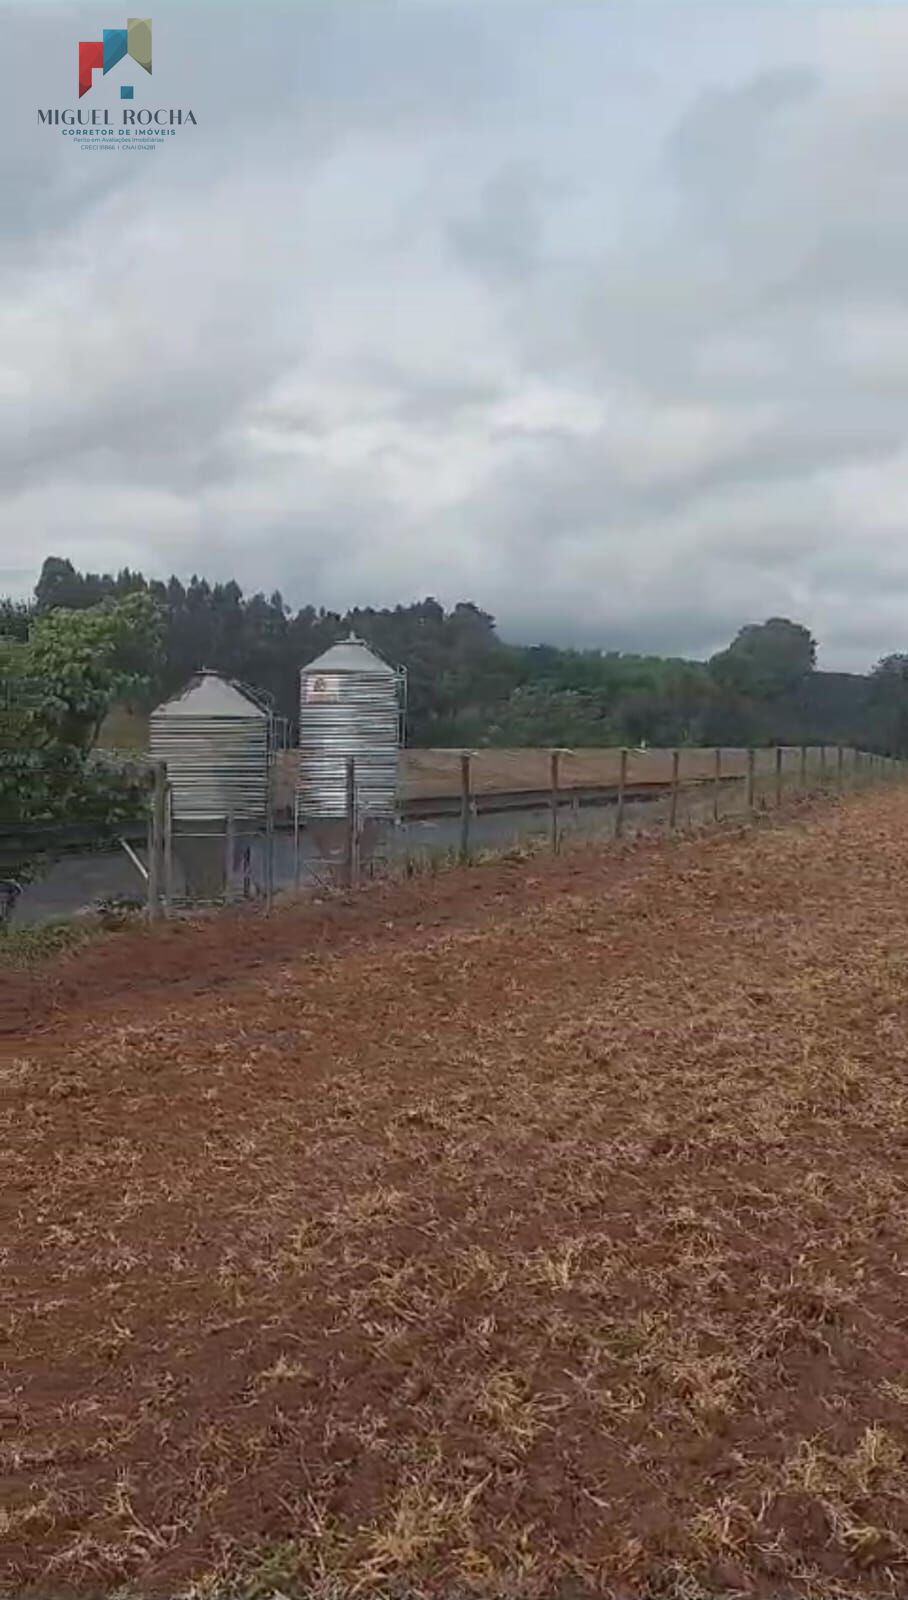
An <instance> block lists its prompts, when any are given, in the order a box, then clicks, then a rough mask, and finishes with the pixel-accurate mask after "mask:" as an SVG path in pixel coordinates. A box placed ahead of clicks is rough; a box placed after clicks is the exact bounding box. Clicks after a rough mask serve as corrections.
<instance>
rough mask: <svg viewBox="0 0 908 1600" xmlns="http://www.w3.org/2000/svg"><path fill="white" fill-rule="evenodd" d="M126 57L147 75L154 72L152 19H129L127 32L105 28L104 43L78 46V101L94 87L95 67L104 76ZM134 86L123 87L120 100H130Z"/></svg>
mask: <svg viewBox="0 0 908 1600" xmlns="http://www.w3.org/2000/svg"><path fill="white" fill-rule="evenodd" d="M124 56H130V57H131V58H132V60H133V61H136V62H137V63H138V65H139V66H140V67H144V68H145V71H146V72H150V71H151V18H150V17H130V18H129V20H128V21H127V24H126V27H125V28H105V29H104V36H103V38H101V39H98V40H94V39H90V40H82V41H81V42H80V44H79V99H80V100H81V98H82V96H83V94H87V93H88V91H89V89H90V88H91V85H92V74H93V72H94V70H95V68H96V67H100V68H101V71H102V72H103V73H107V72H109V71H110V69H111V67H115V66H116V64H117V62H118V61H122V60H123V57H124ZM132 98H133V86H132V84H131V83H124V84H122V85H121V87H120V99H121V100H131V99H132Z"/></svg>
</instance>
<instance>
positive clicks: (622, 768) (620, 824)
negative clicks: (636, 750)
mask: <svg viewBox="0 0 908 1600" xmlns="http://www.w3.org/2000/svg"><path fill="white" fill-rule="evenodd" d="M626 787H627V751H626V750H622V751H621V754H620V755H619V757H618V805H617V807H616V810H615V838H616V839H620V838H621V835H622V834H623V832H624V791H625V789H626Z"/></svg>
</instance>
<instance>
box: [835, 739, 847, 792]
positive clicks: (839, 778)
mask: <svg viewBox="0 0 908 1600" xmlns="http://www.w3.org/2000/svg"><path fill="white" fill-rule="evenodd" d="M844 762H845V752H844V750H843V749H842V746H841V745H840V744H837V745H836V751H835V781H836V788H837V789H838V790H839V792H841V790H842V786H843V784H844V781H845V767H844Z"/></svg>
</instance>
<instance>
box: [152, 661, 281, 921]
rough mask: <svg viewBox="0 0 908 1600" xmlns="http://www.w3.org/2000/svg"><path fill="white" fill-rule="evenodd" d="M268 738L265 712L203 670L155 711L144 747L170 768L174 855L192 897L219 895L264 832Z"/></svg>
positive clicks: (247, 693) (224, 680)
mask: <svg viewBox="0 0 908 1600" xmlns="http://www.w3.org/2000/svg"><path fill="white" fill-rule="evenodd" d="M271 742H272V741H271V715H270V712H269V711H268V710H267V709H266V708H265V707H264V706H262V705H260V704H259V703H258V702H257V701H256V700H255V699H253V697H252V695H251V693H250V691H248V690H247V689H245V688H241V687H240V686H239V685H238V684H235V683H233V682H231V681H230V680H229V679H227V678H224V677H221V675H220V674H219V673H217V672H211V671H209V670H208V669H207V668H206V669H203V670H202V671H201V672H199V673H198V674H197V675H196V676H195V677H194V678H192V679H190V681H189V683H188V684H187V685H186V687H185V689H182V690H181V691H180V693H179V694H176V695H174V696H173V698H172V699H171V700H167V701H165V702H164V704H163V705H160V706H158V708H157V710H155V711H153V712H152V714H151V718H150V731H149V752H150V755H151V758H152V760H153V761H163V762H164V763H165V764H166V767H167V777H168V781H169V783H170V792H171V817H172V826H173V835H172V838H173V853H174V856H175V858H176V860H177V862H178V864H179V865H180V867H181V868H182V871H183V875H184V878H185V881H186V893H187V896H188V898H189V899H192V900H217V899H221V898H222V897H223V896H224V894H225V892H226V891H227V889H228V888H229V880H230V876H231V874H232V872H233V870H234V869H235V868H236V867H237V865H238V864H239V862H240V860H241V859H242V858H243V856H244V855H246V853H247V852H248V851H249V850H250V849H251V844H252V840H253V839H254V838H255V836H256V835H259V834H261V833H262V832H263V830H264V829H265V826H266V822H267V816H268V805H269V770H270V760H271ZM228 857H229V859H228ZM247 859H248V857H247Z"/></svg>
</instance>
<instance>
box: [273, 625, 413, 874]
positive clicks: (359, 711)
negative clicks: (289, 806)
mask: <svg viewBox="0 0 908 1600" xmlns="http://www.w3.org/2000/svg"><path fill="white" fill-rule="evenodd" d="M404 686H405V677H404V673H403V672H402V671H398V670H397V669H395V668H394V667H391V666H389V665H388V663H387V661H383V660H382V658H381V656H379V655H377V654H376V653H375V651H374V650H370V649H369V647H368V645H366V644H365V643H364V642H363V640H362V639H357V638H356V636H355V635H354V634H351V635H350V637H349V638H348V639H344V640H342V641H341V642H340V643H338V644H335V645H332V646H331V648H330V650H326V651H325V653H324V655H320V656H318V657H317V659H316V660H315V661H310V662H309V664H308V666H305V667H303V669H302V671H301V673H300V718H299V722H300V764H299V779H298V785H297V802H296V804H297V816H298V818H300V819H304V820H305V822H306V824H307V825H308V826H309V828H310V830H311V831H312V833H313V835H314V836H315V837H316V838H317V839H319V840H320V841H321V843H322V845H323V847H324V848H325V850H326V852H327V853H329V854H332V853H334V852H335V851H336V849H337V848H338V847H339V840H340V836H341V831H342V824H343V818H344V817H345V816H346V812H347V762H348V760H349V759H350V757H352V758H353V761H354V763H355V767H354V771H355V791H356V811H357V819H358V828H359V832H360V835H361V839H362V844H363V846H364V849H365V851H366V852H367V853H368V852H369V851H370V850H371V848H373V847H374V843H375V838H376V833H377V830H378V828H379V827H380V824H381V823H383V822H389V821H391V820H392V819H393V818H394V816H395V814H396V810H397V791H398V768H399V762H400V747H401V743H402V733H403V706H404Z"/></svg>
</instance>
